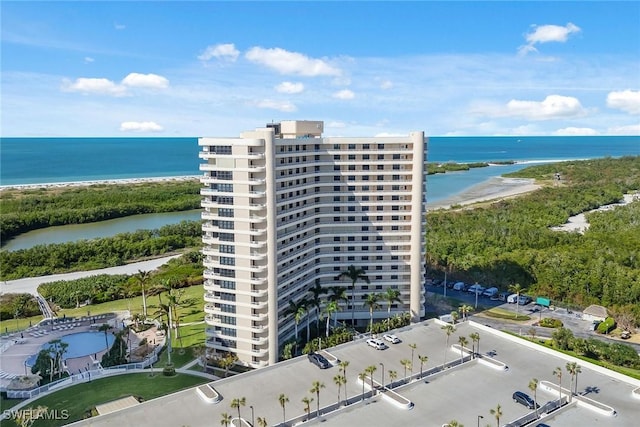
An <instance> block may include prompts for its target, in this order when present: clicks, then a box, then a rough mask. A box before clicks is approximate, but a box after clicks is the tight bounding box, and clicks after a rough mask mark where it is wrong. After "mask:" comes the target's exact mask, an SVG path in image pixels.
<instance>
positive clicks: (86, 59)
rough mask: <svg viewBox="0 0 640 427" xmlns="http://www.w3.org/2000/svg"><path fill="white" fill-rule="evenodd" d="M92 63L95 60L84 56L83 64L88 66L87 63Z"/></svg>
mask: <svg viewBox="0 0 640 427" xmlns="http://www.w3.org/2000/svg"><path fill="white" fill-rule="evenodd" d="M94 61H95V59H93V58H92V57H90V56H85V57H84V62H85V63H87V64H89V63H91V62H94Z"/></svg>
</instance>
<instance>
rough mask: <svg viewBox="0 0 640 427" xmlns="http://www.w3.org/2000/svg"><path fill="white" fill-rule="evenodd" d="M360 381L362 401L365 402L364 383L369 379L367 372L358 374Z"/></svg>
mask: <svg viewBox="0 0 640 427" xmlns="http://www.w3.org/2000/svg"><path fill="white" fill-rule="evenodd" d="M358 379H359V380H360V382H361V383H362V400H364V383H365V381H366V379H367V373H366V372H360V373H359V374H358Z"/></svg>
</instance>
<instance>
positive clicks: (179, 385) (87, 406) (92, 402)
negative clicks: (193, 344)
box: [2, 371, 209, 427]
mask: <svg viewBox="0 0 640 427" xmlns="http://www.w3.org/2000/svg"><path fill="white" fill-rule="evenodd" d="M206 382H209V380H207V379H206V378H201V377H197V376H191V375H185V374H176V375H175V376H174V377H165V376H163V375H162V374H160V373H159V371H156V374H155V375H154V376H153V377H152V376H150V374H148V373H141V374H129V375H117V376H114V377H109V378H103V379H99V380H97V381H92V382H90V383H84V384H78V385H76V386H73V387H69V388H65V389H63V390H60V391H58V392H55V393H53V394H50V395H48V396H44V397H42V398H40V399H38V400H36V401H34V402H32V404H31V405H28V406H27V407H25V408H23V409H28V408H34V409H35V408H37V407H38V406H44V407H47V408H48V409H49V410H50V411H53V410H57V411H58V413H61V411H63V410H66V411H68V413H69V419H68V420H65V421H64V423H65V424H68V423H71V422H73V421H78V420H81V419H83V418H84V416H85V414H86V413H88V412H89V411H91V409H92V408H94V407H95V406H96V405H100V404H102V403H107V402H110V401H112V400H117V399H120V398H123V397H127V396H135V397H138V398H142V399H143V400H151V399H154V398H156V397H160V396H164V395H167V394H170V393H174V392H176V391H179V390H183V389H185V388H190V387H194V386H196V385H199V384H204V383H206ZM3 409H5V408H4V406H3ZM5 422H6V421H3V423H2V424H3V425H4V424H5ZM7 425H8V423H7ZM15 425H17V424H15ZM58 425H60V420H44V419H39V420H37V421H36V422H35V423H34V424H33V426H34V427H40V426H58Z"/></svg>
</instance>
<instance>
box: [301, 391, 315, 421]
mask: <svg viewBox="0 0 640 427" xmlns="http://www.w3.org/2000/svg"><path fill="white" fill-rule="evenodd" d="M311 402H313V397H307V396H305V397H303V398H302V403H304V411H305V412H306V413H307V419H309V418H310V417H311Z"/></svg>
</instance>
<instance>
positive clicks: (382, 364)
mask: <svg viewBox="0 0 640 427" xmlns="http://www.w3.org/2000/svg"><path fill="white" fill-rule="evenodd" d="M380 366H382V388H384V363H382V362H380Z"/></svg>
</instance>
